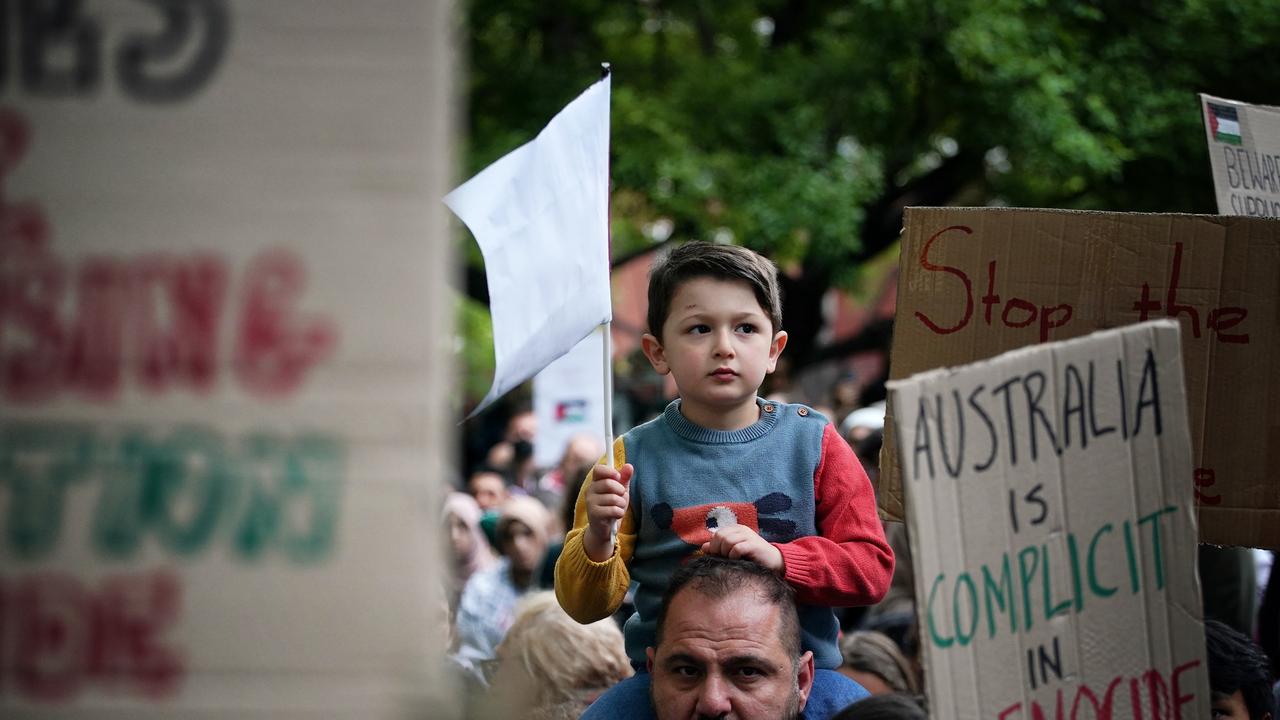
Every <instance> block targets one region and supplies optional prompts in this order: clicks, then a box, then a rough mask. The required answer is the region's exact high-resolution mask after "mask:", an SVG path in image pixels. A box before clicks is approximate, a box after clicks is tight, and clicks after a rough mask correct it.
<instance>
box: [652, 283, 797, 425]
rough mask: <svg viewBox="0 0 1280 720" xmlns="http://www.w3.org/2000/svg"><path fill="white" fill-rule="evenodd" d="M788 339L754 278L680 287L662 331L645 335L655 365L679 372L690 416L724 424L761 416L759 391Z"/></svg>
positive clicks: (748, 421) (684, 407) (683, 405)
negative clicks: (752, 281)
mask: <svg viewBox="0 0 1280 720" xmlns="http://www.w3.org/2000/svg"><path fill="white" fill-rule="evenodd" d="M786 344H787V334H786V333H785V332H782V331H778V332H776V333H775V332H773V324H772V322H771V321H770V320H769V316H768V315H767V314H765V311H764V309H763V308H761V307H760V303H759V301H757V300H756V296H755V293H754V292H752V291H751V287H750V286H749V285H748V284H747V283H745V282H740V281H735V280H717V279H715V278H709V277H698V278H693V279H692V280H689V281H687V282H685V283H684V284H682V285H681V286H680V287H679V288H677V289H676V293H675V295H674V296H673V297H672V298H671V310H670V312H669V313H668V315H667V320H666V322H665V323H664V324H663V326H662V335H661V337H660V338H658V337H654V336H653V335H647V334H646V335H645V336H644V339H643V341H642V345H643V347H644V352H645V355H646V356H648V358H649V362H651V363H653V368H654V370H657V371H658V372H659V373H661V374H663V375H666V374H667V373H671V376H672V377H673V378H674V379H675V382H676V387H677V388H679V390H680V398H681V400H682V403H681V411H682V412H683V413H684V415H685V417H687V418H689V419H690V420H692V421H693V422H695V423H697V424H699V425H702V426H703V427H708V428H714V429H721V430H733V429H740V428H744V427H747V426H749V425H751V424H752V423H754V422H755V421H756V420H757V418H758V415H759V413H758V411H757V410H756V392H757V391H759V389H760V383H762V382H764V376H765V375H767V374H769V373H771V372H773V369H774V367H775V366H776V365H777V363H778V356H779V355H780V354H782V348H783V347H785V346H786Z"/></svg>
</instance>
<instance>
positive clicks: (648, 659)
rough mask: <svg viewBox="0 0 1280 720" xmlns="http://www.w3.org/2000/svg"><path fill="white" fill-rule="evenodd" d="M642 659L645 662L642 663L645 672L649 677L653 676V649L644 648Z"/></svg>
mask: <svg viewBox="0 0 1280 720" xmlns="http://www.w3.org/2000/svg"><path fill="white" fill-rule="evenodd" d="M644 657H645V661H644V669H645V672H648V673H649V674H650V675H653V648H651V647H650V648H645V649H644Z"/></svg>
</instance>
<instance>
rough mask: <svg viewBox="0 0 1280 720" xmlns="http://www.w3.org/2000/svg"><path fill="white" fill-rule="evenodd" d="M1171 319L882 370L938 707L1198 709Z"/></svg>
mask: <svg viewBox="0 0 1280 720" xmlns="http://www.w3.org/2000/svg"><path fill="white" fill-rule="evenodd" d="M1178 332H1179V330H1178V324H1177V323H1175V322H1173V321H1171V320H1161V321H1155V322H1150V323H1145V324H1141V325H1134V326H1130V327H1128V328H1124V329H1120V330H1109V331H1104V332H1099V333H1095V334H1093V335H1090V336H1088V337H1086V338H1080V339H1077V340H1070V341H1065V342H1055V343H1050V344H1046V345H1041V346H1038V347H1034V348H1027V349H1023V350H1017V351H1013V352H1009V353H1006V354H1004V355H1001V356H999V357H998V358H996V359H994V360H990V361H986V362H979V363H975V364H972V365H968V366H964V367H960V368H954V369H948V370H938V371H933V372H929V373H924V374H920V375H916V376H913V377H912V378H911V379H909V380H905V381H894V382H891V383H890V389H891V393H892V398H893V402H894V404H895V406H896V407H897V408H898V413H897V416H896V430H897V433H896V435H897V442H898V450H899V454H900V457H901V459H902V462H903V476H904V478H905V485H906V491H907V492H906V495H907V505H908V513H907V517H908V522H909V523H910V529H911V541H912V554H913V557H914V558H915V562H916V597H917V598H920V603H921V604H920V616H921V618H920V619H921V638H922V643H923V644H924V646H925V657H926V660H927V669H926V671H925V677H926V678H927V680H928V683H929V693H930V696H931V697H932V698H934V703H933V705H934V708H935V711H936V712H937V714H938V717H942V718H951V717H955V718H1001V719H1002V720H1004V719H1012V718H1042V717H1061V718H1065V717H1089V718H1104V717H1125V718H1129V717H1133V718H1152V719H1153V720H1154V719H1155V718H1177V717H1186V718H1191V717H1207V716H1208V714H1209V708H1210V698H1209V693H1208V671H1207V668H1206V666H1205V658H1204V628H1203V625H1202V624H1201V622H1200V618H1201V608H1200V587H1199V580H1198V576H1197V574H1196V567H1195V562H1196V528H1195V512H1194V507H1193V490H1192V482H1191V472H1190V470H1191V446H1190V442H1189V439H1190V436H1189V431H1188V426H1187V415H1186V398H1185V395H1184V393H1183V385H1182V363H1181V358H1180V354H1181V353H1180V345H1179V338H1178Z"/></svg>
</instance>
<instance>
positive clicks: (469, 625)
mask: <svg viewBox="0 0 1280 720" xmlns="http://www.w3.org/2000/svg"><path fill="white" fill-rule="evenodd" d="M550 522H551V517H550V513H548V512H547V510H546V508H544V507H543V506H542V503H540V502H538V501H537V500H534V499H533V498H531V497H513V498H511V499H509V500H507V502H506V503H504V504H503V506H502V511H501V513H500V514H499V516H498V524H497V532H496V534H497V538H498V547H499V549H500V550H501V551H502V559H501V560H499V561H498V562H497V563H495V564H494V565H493V566H492V567H490V568H489V569H487V570H482V571H480V572H477V573H476V574H474V575H472V576H471V579H470V580H469V581H468V582H467V586H466V588H465V589H464V590H463V591H462V599H461V600H460V601H459V603H458V613H457V618H456V628H457V638H458V651H457V653H456V657H457V660H458V662H459V664H461V665H463V666H464V667H467V668H469V669H471V670H473V671H477V670H478V669H479V667H480V664H481V663H483V662H485V661H488V660H492V659H493V657H494V653H495V651H496V650H497V647H498V643H500V642H502V638H503V636H505V635H506V633H507V629H508V628H510V627H511V624H512V622H514V620H515V609H516V603H517V601H518V600H519V599H520V597H521V596H522V595H525V594H527V593H530V592H532V591H534V590H537V589H538V584H537V579H538V569H539V565H540V564H541V562H542V559H543V557H544V556H545V555H546V552H547V528H548V526H549V525H550Z"/></svg>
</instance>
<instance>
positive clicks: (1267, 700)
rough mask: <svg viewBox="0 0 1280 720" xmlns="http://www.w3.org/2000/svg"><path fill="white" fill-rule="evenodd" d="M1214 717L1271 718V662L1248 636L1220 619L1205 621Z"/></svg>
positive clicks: (1238, 718) (1239, 719)
mask: <svg viewBox="0 0 1280 720" xmlns="http://www.w3.org/2000/svg"><path fill="white" fill-rule="evenodd" d="M1204 636H1205V646H1206V651H1207V652H1206V653H1205V656H1206V658H1207V659H1208V664H1209V699H1210V702H1212V703H1213V717H1214V718H1215V720H1217V718H1222V719H1223V720H1271V717H1272V714H1273V713H1274V706H1273V703H1274V700H1273V699H1272V695H1271V664H1270V662H1269V661H1268V660H1267V655H1266V653H1264V652H1262V648H1260V647H1258V646H1257V645H1254V644H1253V641H1251V640H1250V639H1249V638H1248V636H1246V635H1245V634H1244V633H1241V632H1240V631H1238V630H1235V629H1234V628H1232V627H1231V626H1229V625H1227V624H1225V623H1222V622H1219V621H1217V620H1206V621H1205V623H1204Z"/></svg>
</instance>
